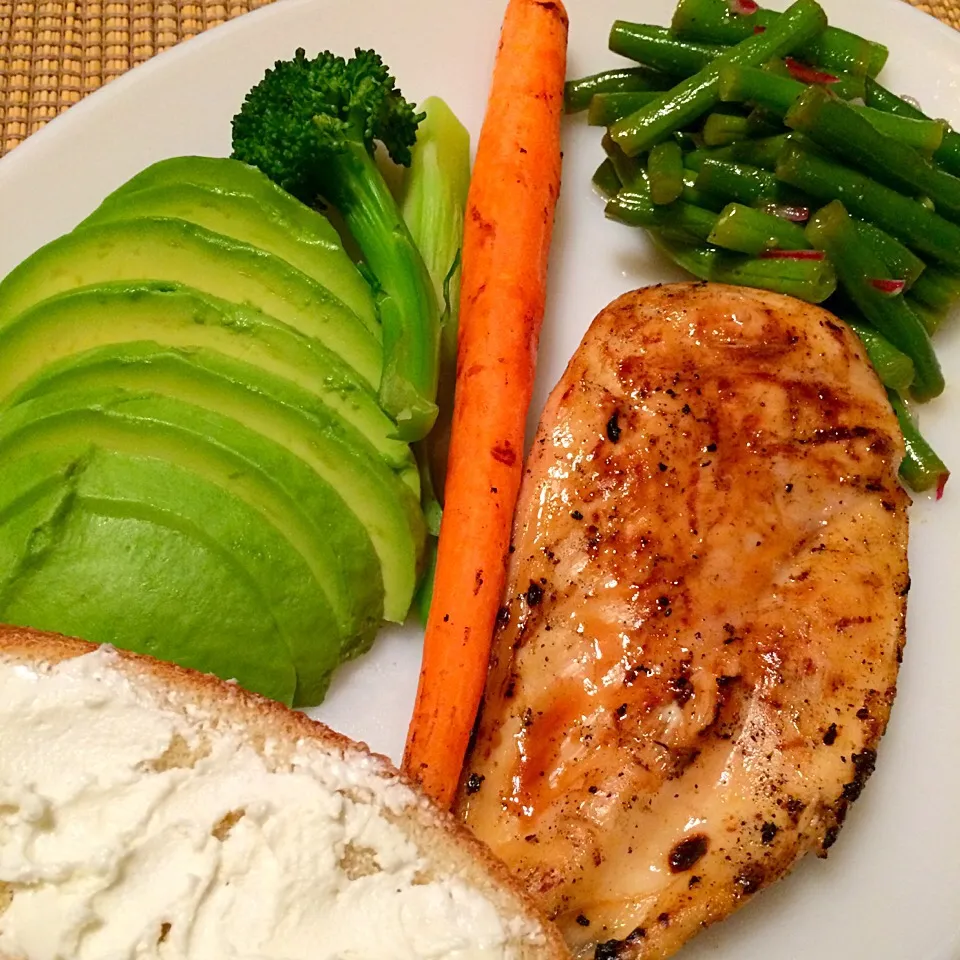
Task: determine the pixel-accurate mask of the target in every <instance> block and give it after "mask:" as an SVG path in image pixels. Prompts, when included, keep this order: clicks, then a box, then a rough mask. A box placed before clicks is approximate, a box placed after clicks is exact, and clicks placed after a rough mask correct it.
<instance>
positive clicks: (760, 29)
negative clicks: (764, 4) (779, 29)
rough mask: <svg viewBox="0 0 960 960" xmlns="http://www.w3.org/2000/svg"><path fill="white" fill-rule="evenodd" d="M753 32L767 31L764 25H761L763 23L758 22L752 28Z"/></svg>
mask: <svg viewBox="0 0 960 960" xmlns="http://www.w3.org/2000/svg"><path fill="white" fill-rule="evenodd" d="M753 32H754V33H755V34H761V33H766V32H767V28H766V27H765V26H763V24H760V23H758V24H757V25H756V26H755V27H754V28H753Z"/></svg>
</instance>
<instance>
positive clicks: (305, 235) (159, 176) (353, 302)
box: [93, 157, 379, 328]
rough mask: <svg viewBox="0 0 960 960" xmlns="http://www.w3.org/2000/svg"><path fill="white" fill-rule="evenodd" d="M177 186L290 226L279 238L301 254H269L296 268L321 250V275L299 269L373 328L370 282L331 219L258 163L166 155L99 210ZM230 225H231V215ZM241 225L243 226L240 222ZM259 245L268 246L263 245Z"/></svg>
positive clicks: (375, 322) (272, 231)
mask: <svg viewBox="0 0 960 960" xmlns="http://www.w3.org/2000/svg"><path fill="white" fill-rule="evenodd" d="M176 186H190V187H201V188H203V189H206V190H214V191H216V192H218V193H221V194H224V195H228V196H230V197H233V198H243V199H249V200H252V201H253V203H254V204H255V206H256V208H257V209H258V210H260V211H261V213H262V214H263V217H264V218H265V219H268V220H269V221H270V223H271V224H272V225H281V224H282V225H289V227H290V233H291V235H292V236H290V237H288V238H287V239H286V240H285V241H283V243H284V248H285V249H287V248H289V246H290V245H291V244H293V245H296V247H298V248H302V250H301V253H299V254H296V255H292V256H291V255H290V254H289V253H281V252H280V251H279V249H278V250H272V251H271V252H273V253H276V254H277V255H278V256H282V257H284V258H285V259H287V260H289V261H290V263H292V264H294V266H300V263H299V260H300V259H301V258H303V255H304V254H305V252H306V251H307V250H309V251H316V252H317V256H318V257H319V256H320V251H326V252H325V253H324V254H323V263H324V264H327V265H328V270H329V272H328V273H325V277H326V279H323V278H321V277H320V275H319V272H318V271H319V270H321V269H324V268H322V267H313V268H311V269H309V270H308V269H306V268H305V267H303V266H300V269H301V270H303V271H304V273H308V274H310V276H315V275H316V277H317V279H318V280H320V282H321V283H323V284H324V285H325V286H327V287H329V289H330V291H331V292H332V293H334V294H336V296H338V297H339V298H340V299H341V300H343V302H344V303H346V304H347V306H349V307H350V308H351V309H352V310H353V311H354V312H355V313H356V314H357V316H358V317H360V319H361V320H362V321H363V322H364V323H366V324H368V325H369V326H371V327H372V328H378V327H379V321H378V319H377V311H376V307H375V306H374V298H373V294H372V292H371V290H370V285H369V284H368V283H367V281H366V280H365V279H364V278H363V277H362V276H361V275H360V272H359V271H358V270H357V269H356V267H354V266H353V264H352V262H351V261H350V258H349V257H348V256H347V255H346V252H345V251H344V249H343V243H342V241H341V239H340V236H339V234H338V233H337V231H336V229H335V228H334V227H333V225H332V224H331V223H330V221H329V220H328V219H327V218H326V217H325V216H323V215H322V214H320V213H318V212H317V211H316V210H312V209H311V208H310V207H308V206H306V204H303V203H301V202H300V201H299V200H297V199H296V198H295V197H293V196H291V195H290V194H289V193H287V192H286V190H283V189H281V188H280V187H278V186H277V185H276V184H275V183H274V182H273V181H272V180H271V179H270V178H269V177H268V176H266V175H265V174H264V173H263V172H261V171H260V170H259V169H258V168H257V167H251V166H249V165H248V164H246V163H242V162H241V161H239V160H227V159H222V158H220V157H170V158H168V159H166V160H160V161H159V162H157V163H155V164H153V165H152V166H149V167H147V168H146V169H145V170H141V171H140V173H138V174H137V175H136V176H134V177H131V179H129V180H128V181H127V182H126V183H124V184H123V185H122V186H120V187H118V188H117V189H116V190H115V191H114V192H113V193H112V194H110V196H109V197H107V199H106V200H104V202H103V204H102V205H101V207H100V210H106V209H107V208H113V207H114V206H115V205H117V204H119V203H120V202H121V200H122V199H123V198H124V197H126V196H128V195H129V194H133V193H139V192H140V191H148V190H149V191H153V190H155V189H157V188H161V187H176ZM100 210H97V211H95V212H94V214H93V216H94V217H97V216H98V215H99V213H100ZM182 219H184V220H190V219H191V218H190V217H183V218H182ZM195 222H197V223H199V222H200V221H199V220H197V221H195ZM233 223H234V224H236V220H235V219H234V220H233ZM201 226H206V227H207V229H209V230H216V231H218V232H220V233H226V234H227V235H228V236H231V237H232V236H236V238H237V239H238V240H245V241H246V242H247V243H252V244H253V245H254V246H262V245H263V244H262V243H260V242H258V241H256V240H253V239H250V238H249V237H246V236H243V237H241V236H239V234H234V233H231V232H230V230H227V229H224V227H223V226H220V227H212V226H210V225H209V224H206V223H203V224H201ZM244 229H248V227H247V226H246V225H245V226H244ZM256 230H257V231H258V235H259V236H263V231H267V230H269V233H270V236H271V237H275V236H276V230H275V229H273V228H271V227H264V226H258V227H256ZM264 249H270V248H269V247H264ZM344 259H346V261H347V263H348V265H349V266H350V268H351V269H350V270H346V269H344V268H343V266H342V264H343V260H344ZM334 277H335V279H334Z"/></svg>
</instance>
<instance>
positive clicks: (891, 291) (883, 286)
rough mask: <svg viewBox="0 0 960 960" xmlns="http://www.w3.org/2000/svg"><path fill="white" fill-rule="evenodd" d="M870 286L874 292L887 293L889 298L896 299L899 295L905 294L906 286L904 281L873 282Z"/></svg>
mask: <svg viewBox="0 0 960 960" xmlns="http://www.w3.org/2000/svg"><path fill="white" fill-rule="evenodd" d="M870 286H871V287H873V289H874V290H879V291H880V292H881V293H885V294H886V295H887V296H888V297H895V296H896V295H897V294H898V293H903V288H904V287H905V286H906V284H905V283H904V281H903V280H871V281H870Z"/></svg>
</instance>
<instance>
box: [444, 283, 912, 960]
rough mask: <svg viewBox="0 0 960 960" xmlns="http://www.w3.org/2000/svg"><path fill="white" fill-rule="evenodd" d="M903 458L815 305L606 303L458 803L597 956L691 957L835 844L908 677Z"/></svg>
mask: <svg viewBox="0 0 960 960" xmlns="http://www.w3.org/2000/svg"><path fill="white" fill-rule="evenodd" d="M901 454H902V441H901V438H900V434H899V430H898V428H897V424H896V420H895V418H894V417H893V414H892V411H891V410H890V408H889V404H888V403H887V400H886V395H885V393H884V391H883V389H882V387H881V386H880V384H879V382H878V381H877V379H876V377H875V375H874V373H873V372H872V370H871V369H870V368H869V366H868V365H867V363H866V360H865V358H864V355H863V352H862V349H861V347H860V344H859V342H858V341H857V340H856V338H855V337H853V335H852V334H851V333H850V332H849V331H848V330H847V328H846V327H845V326H843V325H842V324H840V323H839V322H838V321H836V320H835V318H833V317H832V316H831V315H830V314H828V313H826V312H825V311H822V310H820V309H818V308H816V307H811V306H809V305H806V304H801V303H799V302H798V301H795V300H791V299H789V298H785V297H781V296H778V295H775V294H768V293H763V292H760V291H750V290H745V289H740V288H732V287H724V286H720V285H707V286H705V285H700V284H677V285H672V286H665V287H660V288H650V289H647V290H644V291H639V292H637V293H635V294H629V295H627V296H625V297H622V298H621V299H620V300H618V301H616V302H615V303H614V304H612V305H611V306H610V307H609V308H608V309H607V310H605V311H604V312H603V313H602V314H601V315H600V316H599V317H598V318H597V319H596V320H595V321H594V323H593V325H592V326H591V328H590V330H589V331H588V333H587V335H586V337H585V338H584V341H583V344H582V345H581V347H580V349H579V350H578V351H577V354H576V355H575V356H574V357H573V359H572V360H571V362H570V365H569V367H568V369H567V371H566V373H565V375H564V377H563V379H562V380H561V381H560V383H559V384H558V385H557V387H556V389H555V390H554V392H553V394H552V396H551V398H550V401H549V402H548V404H547V408H546V410H545V411H544V415H543V419H542V421H541V424H540V429H539V431H538V434H537V438H536V440H535V443H534V446H533V452H532V453H531V456H530V459H529V461H528V464H527V467H526V470H525V475H524V483H523V489H522V491H521V498H520V504H519V508H518V512H517V517H516V523H515V529H514V540H513V542H514V544H515V547H516V550H515V552H514V553H513V554H512V556H511V561H510V568H509V575H508V583H507V588H506V593H505V600H504V611H505V612H504V614H503V616H502V617H501V618H500V619H499V621H498V626H497V633H496V636H495V640H494V650H493V656H492V659H491V670H490V676H489V680H488V684H487V691H486V695H485V699H484V704H483V707H482V710H481V715H480V717H479V720H478V725H477V729H476V738H475V741H474V745H473V746H472V748H471V752H470V755H469V756H468V759H467V764H466V767H465V770H467V771H469V773H470V774H471V777H472V778H474V779H472V781H470V780H467V781H465V789H464V790H463V791H462V792H461V796H460V801H459V810H460V812H461V813H462V814H463V815H464V817H465V818H466V820H467V822H468V823H469V824H470V825H471V827H472V828H473V829H474V831H475V832H476V833H477V834H478V835H479V836H480V838H481V839H483V840H485V841H486V842H487V843H488V844H489V845H490V846H491V847H492V848H493V849H494V851H495V852H496V853H497V854H498V855H499V856H500V857H501V858H502V859H504V860H505V861H506V862H507V863H508V865H509V866H510V867H511V868H512V869H513V871H514V872H515V873H516V874H517V876H518V877H519V878H520V880H521V882H523V883H524V884H525V885H526V886H527V888H528V889H530V890H531V891H532V892H533V893H534V895H535V896H536V897H537V899H538V900H539V901H540V904H541V906H542V907H543V908H544V910H545V911H546V912H547V913H548V914H549V915H550V916H551V917H553V918H554V919H556V921H557V923H558V924H559V925H560V928H561V930H562V931H563V933H564V935H565V936H566V937H567V939H568V942H569V943H570V945H571V947H572V949H573V951H574V954H575V956H577V957H597V958H599V960H603V958H612V957H617V958H619V960H631V958H644V960H649V958H661V957H668V956H670V955H672V954H673V953H674V952H675V951H676V950H677V949H679V947H680V946H682V944H683V943H684V942H686V940H688V939H689V938H690V937H691V936H693V935H694V934H695V933H696V932H697V931H698V930H699V929H701V928H702V927H703V926H705V925H707V924H710V923H713V922H715V921H716V920H719V919H722V918H723V917H724V916H726V915H727V914H728V913H730V912H732V911H733V910H735V909H737V908H738V907H739V906H741V905H742V904H743V903H744V902H749V900H750V899H751V898H752V897H753V896H754V895H755V894H756V893H757V892H758V891H759V890H761V889H762V888H763V887H764V886H767V885H768V884H770V883H771V882H773V881H774V880H776V879H777V878H778V877H779V876H781V875H782V874H783V873H785V872H786V871H788V870H789V869H790V867H791V866H792V865H793V864H794V863H795V862H796V860H797V859H798V858H799V857H800V856H802V855H803V854H804V853H806V852H808V851H816V852H818V853H819V854H821V855H823V854H825V852H826V850H827V849H829V847H830V846H831V845H832V844H833V843H834V842H836V839H837V836H838V833H839V829H840V826H841V824H842V823H843V821H844V819H845V817H846V814H847V810H848V808H849V806H850V804H851V803H852V802H854V801H855V800H856V799H857V797H859V796H860V794H861V792H862V790H863V788H864V784H865V783H866V780H867V779H868V777H869V776H870V774H871V773H872V771H873V767H874V764H875V762H876V748H877V742H878V740H879V738H880V737H881V735H882V733H883V731H884V729H885V726H886V723H887V719H888V716H889V712H890V706H891V704H892V701H893V697H894V694H895V689H896V674H897V664H898V662H899V651H900V649H901V647H902V645H903V624H904V613H905V596H906V591H907V589H908V585H909V578H908V576H907V567H906V535H907V519H906V506H907V505H908V503H909V500H908V498H907V496H906V494H905V493H904V492H903V490H902V489H901V487H900V485H899V483H898V481H897V467H898V465H899V459H900V456H901ZM891 507H892V509H891ZM531 591H532V592H531ZM478 777H482V778H483V779H482V781H481V782H482V783H483V789H482V790H472V791H471V790H470V789H469V787H470V786H471V783H472V784H476V782H477V780H476V779H475V778H478ZM531 838H533V839H531ZM688 863H689V866H686V864H688ZM583 918H586V919H588V921H589V922H588V923H587V924H584V923H583V922H582V921H583ZM637 931H643V933H642V936H641V935H639V934H637Z"/></svg>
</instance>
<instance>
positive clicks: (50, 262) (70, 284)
mask: <svg viewBox="0 0 960 960" xmlns="http://www.w3.org/2000/svg"><path fill="white" fill-rule="evenodd" d="M121 280H159V281H163V280H166V281H172V282H174V283H180V284H184V285H187V286H191V287H194V288H195V289H197V290H200V291H201V292H203V293H207V294H210V295H212V296H215V297H221V298H223V299H224V300H228V301H230V302H231V303H236V304H241V305H246V306H252V307H255V308H256V309H258V310H261V311H263V312H264V313H267V314H269V315H270V316H273V317H276V318H277V319H278V320H281V321H282V322H283V323H286V324H289V325H290V326H291V327H293V328H294V329H296V330H299V331H300V332H301V333H304V334H306V335H307V336H309V337H314V338H316V339H317V340H318V341H319V342H320V343H322V344H323V345H324V346H326V347H327V348H328V349H329V350H332V351H333V352H334V353H336V354H337V355H338V356H340V357H341V358H342V359H343V360H344V361H346V363H347V364H349V365H350V366H351V367H352V368H353V369H354V370H356V371H357V373H358V374H360V376H361V377H362V378H363V379H364V381H365V382H366V383H367V384H369V385H370V387H371V388H374V389H375V388H376V387H377V385H378V384H379V382H380V373H381V366H382V363H383V353H382V350H381V348H380V344H379V342H378V341H377V340H376V338H375V337H374V335H373V334H372V333H371V332H370V331H369V330H368V329H367V328H366V327H364V325H363V324H362V323H361V322H360V320H359V319H358V318H357V315H356V314H355V313H354V312H353V311H352V310H350V309H349V308H348V307H347V306H346V305H345V304H344V303H343V302H342V301H341V300H338V299H337V298H336V297H334V296H333V294H331V293H330V292H329V291H328V290H327V289H325V288H324V287H321V286H320V284H318V283H317V282H316V281H315V280H311V279H310V277H308V276H307V275H306V274H304V273H301V271H299V270H297V269H296V268H294V267H291V266H290V265H289V264H288V263H286V262H284V261H283V260H281V259H280V258H279V257H275V256H274V255H273V254H272V253H266V252H265V251H263V250H258V249H257V248H256V247H252V246H250V245H249V244H246V243H240V242H239V241H237V240H231V239H229V238H228V237H224V236H222V235H220V234H217V233H211V232H210V231H209V230H204V229H203V228H202V227H198V226H196V225H194V224H192V223H187V222H186V221H184V220H172V219H151V218H144V219H141V220H123V221H119V222H117V223H105V224H102V225H100V226H94V227H85V228H83V229H79V230H75V231H74V232H73V233H68V234H67V235H66V236H63V237H60V238H59V239H57V240H54V241H52V242H51V243H48V244H47V245H46V246H45V247H41V249H40V250H38V251H37V252H36V253H34V254H33V255H32V256H30V257H28V258H27V259H26V260H24V261H23V263H21V264H20V265H19V266H18V267H15V268H14V270H13V271H12V272H11V273H10V274H8V275H7V277H6V278H5V279H4V280H3V281H2V282H0V328H2V327H3V326H5V325H6V324H8V323H9V322H10V321H11V320H13V318H14V317H16V316H17V314H19V313H22V312H23V311H24V310H27V309H29V308H30V307H32V306H34V305H36V304H37V303H40V302H41V301H43V300H46V299H47V298H48V297H52V296H54V295H56V294H58V293H63V292H64V291H66V290H71V289H74V288H76V287H86V286H90V285H92V284H100V283H110V282H112V281H121Z"/></svg>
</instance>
